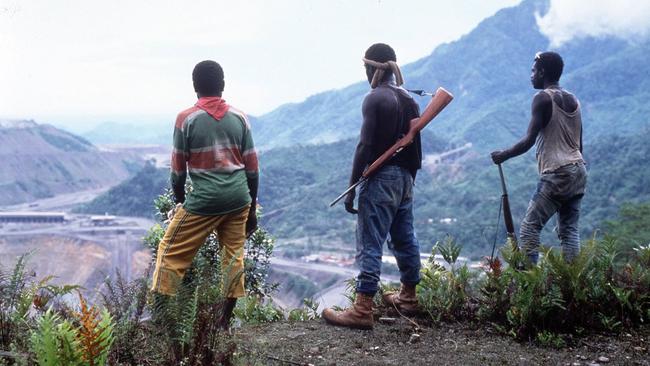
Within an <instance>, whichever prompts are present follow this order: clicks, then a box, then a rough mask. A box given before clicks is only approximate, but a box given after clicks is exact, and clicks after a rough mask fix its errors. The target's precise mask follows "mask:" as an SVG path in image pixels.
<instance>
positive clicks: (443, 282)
mask: <svg viewBox="0 0 650 366" xmlns="http://www.w3.org/2000/svg"><path fill="white" fill-rule="evenodd" d="M460 252H461V246H460V245H459V244H458V243H457V242H456V241H455V240H454V239H453V238H452V237H449V236H448V237H447V238H446V239H445V241H444V242H442V243H440V242H438V243H436V244H435V245H434V246H433V249H432V250H431V257H429V258H430V259H429V261H428V262H427V263H425V264H424V266H423V268H422V271H421V276H422V280H421V282H420V285H419V286H418V287H417V296H418V301H419V302H420V305H421V306H422V309H423V310H424V311H425V312H426V313H427V314H428V315H429V317H430V318H431V319H432V320H434V321H439V320H443V319H444V320H455V319H463V318H472V317H473V316H474V315H473V313H474V311H475V306H474V305H473V303H474V301H473V297H474V292H475V291H476V289H475V286H476V284H475V281H474V280H475V279H476V277H477V274H476V273H475V272H472V271H470V269H469V268H468V267H467V264H463V265H462V266H458V263H457V261H458V257H459V255H460ZM437 253H440V254H441V255H442V257H443V259H444V260H445V262H446V263H447V265H448V266H449V269H445V267H443V266H442V265H440V264H438V263H436V262H435V256H436V254H437Z"/></svg>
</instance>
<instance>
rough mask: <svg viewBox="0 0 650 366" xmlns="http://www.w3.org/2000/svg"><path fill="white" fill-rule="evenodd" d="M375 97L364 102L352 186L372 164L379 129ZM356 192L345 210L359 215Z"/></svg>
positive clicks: (347, 202) (352, 193)
mask: <svg viewBox="0 0 650 366" xmlns="http://www.w3.org/2000/svg"><path fill="white" fill-rule="evenodd" d="M378 99H379V98H376V97H375V96H373V95H368V96H367V97H366V99H364V101H363V107H362V114H363V124H362V125H361V134H360V136H359V144H358V145H357V149H356V150H355V152H354V160H353V162H352V174H350V185H353V184H355V183H356V182H357V181H358V180H359V179H360V178H361V175H362V174H363V170H364V169H365V168H366V166H367V165H369V164H370V163H372V161H370V159H371V158H372V157H371V156H370V154H371V146H372V143H373V139H374V131H375V128H377V109H378V108H377V103H379V102H380V101H379V100H378ZM354 197H355V192H354V191H351V192H350V193H348V195H347V197H346V198H345V209H346V210H347V211H348V212H349V213H353V214H355V213H357V210H355V209H354Z"/></svg>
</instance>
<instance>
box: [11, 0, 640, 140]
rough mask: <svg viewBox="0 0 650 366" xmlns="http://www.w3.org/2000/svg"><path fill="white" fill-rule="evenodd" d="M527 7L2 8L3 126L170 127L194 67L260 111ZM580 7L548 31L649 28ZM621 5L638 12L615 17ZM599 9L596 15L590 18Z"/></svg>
mask: <svg viewBox="0 0 650 366" xmlns="http://www.w3.org/2000/svg"><path fill="white" fill-rule="evenodd" d="M518 2H519V0H489V1H488V0H465V1H431V0H418V1H415V0H355V1H346V0H322V1H321V0H313V1H302V0H274V1H265V0H256V1H248V0H247V1H244V0H240V1H225V0H211V1H208V0H205V1H197V0H193V1H190V2H188V1H163V0H156V1H122V0H113V1H90V0H70V1H48V0H42V1H37V0H0V52H1V53H0V54H1V55H2V57H0V117H10V118H34V119H36V120H37V121H40V122H50V123H55V124H58V125H64V126H68V127H71V128H72V129H73V130H77V131H83V130H84V129H85V128H88V127H90V126H91V125H94V124H96V123H99V122H102V121H121V122H129V121H131V122H137V121H166V120H169V119H173V117H174V116H175V114H176V113H177V112H178V111H179V110H181V109H183V108H185V107H187V106H190V105H191V104H193V103H194V100H195V96H194V94H193V90H192V83H191V70H192V68H193V66H194V65H195V64H196V62H198V61H200V60H203V59H213V60H216V61H218V62H220V63H221V64H222V66H223V67H224V69H225V72H226V91H225V93H224V98H226V100H227V101H228V102H229V103H232V104H233V105H236V106H237V107H239V108H241V109H243V110H245V111H247V112H248V113H250V114H253V115H260V114H263V113H265V112H268V111H270V110H272V109H273V108H275V107H277V106H279V105H280V104H283V103H287V102H299V101H301V100H303V99H304V98H306V97H307V96H309V95H311V94H314V93H317V92H321V91H324V90H328V89H335V88H340V87H344V86H346V85H349V84H350V83H353V82H356V81H359V80H361V79H362V78H363V76H364V75H363V69H362V64H361V61H360V58H361V56H362V54H363V51H364V50H365V49H366V48H367V47H368V46H369V45H370V44H372V43H374V42H378V41H381V42H386V43H389V44H391V45H393V46H394V48H395V49H396V51H397V55H398V62H399V63H401V64H404V63H408V62H411V61H414V60H416V59H418V58H420V57H423V56H425V55H427V54H429V53H430V52H431V51H432V50H433V49H434V48H435V46H437V45H438V44H440V43H443V42H448V41H452V40H455V39H457V38H458V37H460V36H461V35H463V34H465V33H467V32H469V31H470V30H471V29H472V28H473V27H474V26H476V24H478V22H480V21H481V20H482V19H483V18H485V17H487V16H490V15H492V14H494V12H496V11H497V10H498V9H500V8H502V7H505V6H512V5H516V4H517V3H518ZM580 3H581V2H580V1H573V2H572V1H567V0H562V1H559V0H557V1H556V0H553V8H552V11H551V12H550V13H549V15H548V16H547V17H545V18H543V19H540V20H539V24H540V27H542V29H544V30H545V31H546V32H547V34H549V36H550V37H552V38H553V39H554V40H555V41H556V43H561V42H563V41H566V40H567V39H570V38H571V37H573V36H574V35H587V34H598V35H602V34H608V32H609V33H612V32H613V33H621V34H623V35H625V36H637V35H643V34H645V33H647V28H648V25H649V24H650V21H649V20H650V6H646V5H643V4H642V5H638V3H649V4H650V1H643V2H641V1H639V2H635V1H631V0H618V1H604V0H594V1H589V3H590V4H597V6H596V7H594V6H590V7H588V8H587V9H586V10H585V8H584V6H580ZM582 3H584V1H583V2H582ZM576 4H577V5H576ZM615 4H619V5H617V6H614V5H615ZM620 4H623V5H620ZM625 4H627V5H628V6H633V7H637V8H639V10H638V11H634V12H629V11H625V12H624V11H614V12H612V11H610V8H616V9H618V8H619V7H620V8H623V9H625V8H626V6H625ZM628 9H629V7H628ZM594 11H595V12H596V14H595V15H597V16H598V18H597V20H594V19H593V17H590V16H589V14H586V13H585V12H587V13H589V12H592V13H593V12H594ZM576 19H577V20H576ZM581 19H582V20H581ZM584 19H587V20H589V21H584ZM617 19H618V20H621V19H626V21H617ZM630 19H631V20H630Z"/></svg>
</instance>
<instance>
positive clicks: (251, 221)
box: [246, 208, 257, 239]
mask: <svg viewBox="0 0 650 366" xmlns="http://www.w3.org/2000/svg"><path fill="white" fill-rule="evenodd" d="M255 230H257V212H256V210H255V209H254V208H252V209H251V210H250V212H248V220H246V239H248V238H250V237H251V235H253V233H254V232H255Z"/></svg>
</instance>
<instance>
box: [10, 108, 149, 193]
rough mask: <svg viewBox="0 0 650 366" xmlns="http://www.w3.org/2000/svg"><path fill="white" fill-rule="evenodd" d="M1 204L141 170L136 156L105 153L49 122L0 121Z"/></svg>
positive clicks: (105, 181)
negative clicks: (48, 123) (47, 123)
mask: <svg viewBox="0 0 650 366" xmlns="http://www.w3.org/2000/svg"><path fill="white" fill-rule="evenodd" d="M0 160H1V161H2V164H0V205H11V204H15V203H21V202H28V201H32V200H34V199H38V198H45V197H51V196H53V195H55V194H59V193H71V192H75V191H78V190H83V189H92V188H100V187H104V186H108V185H114V184H117V183H119V182H120V181H121V180H123V179H125V178H127V177H128V176H129V175H130V174H131V173H133V172H134V171H137V170H138V169H139V168H140V167H141V165H142V160H141V159H140V158H139V157H137V156H134V155H131V154H126V153H117V152H109V151H102V150H100V149H98V148H96V147H95V146H94V145H92V144H91V143H90V142H88V141H87V140H85V139H83V138H81V137H79V136H76V135H73V134H71V133H68V132H65V131H63V130H60V129H57V128H55V127H53V126H50V125H46V124H37V123H36V122H34V121H31V120H29V121H27V120H3V121H0Z"/></svg>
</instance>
